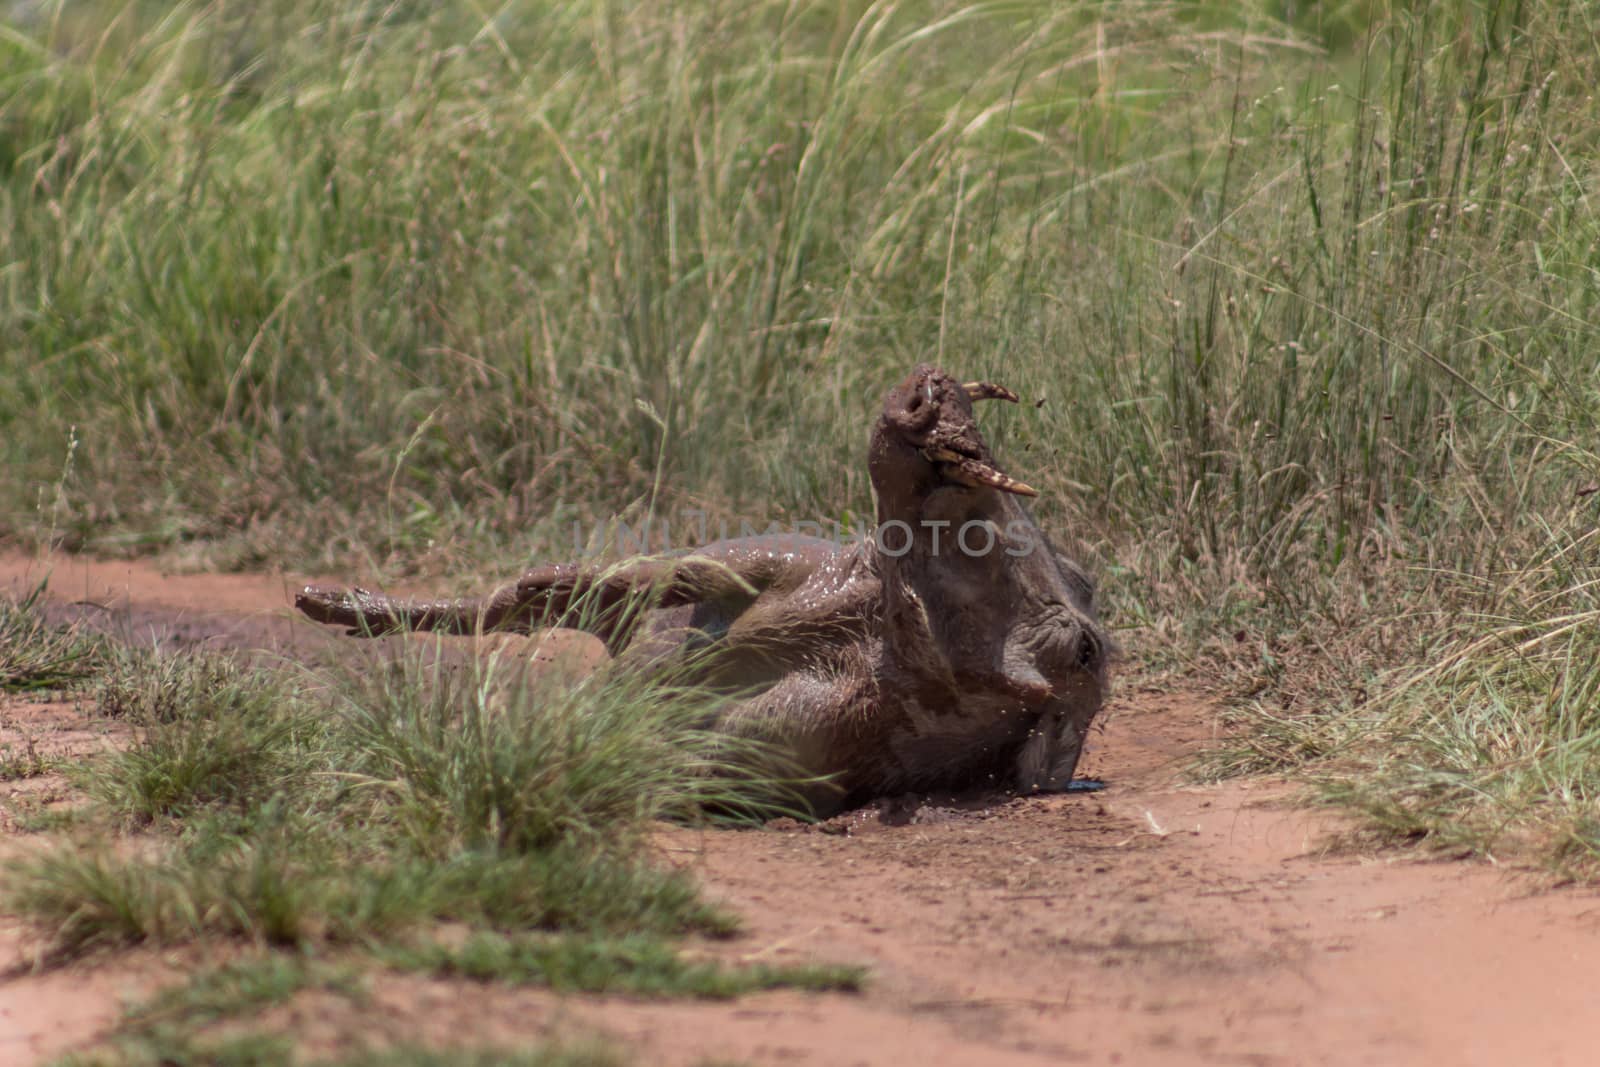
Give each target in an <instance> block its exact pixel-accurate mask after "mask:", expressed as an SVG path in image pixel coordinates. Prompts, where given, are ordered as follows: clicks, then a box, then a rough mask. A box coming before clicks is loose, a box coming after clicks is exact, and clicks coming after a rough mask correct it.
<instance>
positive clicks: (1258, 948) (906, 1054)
mask: <svg viewBox="0 0 1600 1067" xmlns="http://www.w3.org/2000/svg"><path fill="white" fill-rule="evenodd" d="M41 574H42V571H41V570H40V566H39V564H38V563H37V562H36V561H31V560H26V559H21V558H13V559H4V558H0V591H5V590H14V589H18V588H21V587H22V585H23V584H25V583H27V582H29V581H32V582H35V583H36V582H37V580H38V578H39V577H40V576H41ZM296 584H297V582H296V581H293V580H290V579H288V578H283V577H266V576H209V575H185V576H168V575H164V574H161V573H160V572H159V571H158V570H155V569H153V568H151V567H150V566H148V565H144V564H127V563H91V562H86V561H81V560H75V559H74V560H59V561H57V562H56V563H55V565H54V569H53V573H52V575H51V585H50V590H51V593H52V595H53V596H54V597H55V598H56V602H57V606H56V607H54V608H53V609H52V610H53V611H55V612H57V613H59V614H60V615H61V616H62V617H72V616H76V617H80V618H83V619H84V620H85V621H86V622H88V623H90V624H93V625H97V626H101V627H104V628H108V629H111V630H112V631H113V632H118V633H121V634H122V635H123V636H127V637H130V638H134V639H144V640H150V639H152V638H154V639H158V640H163V641H168V642H177V643H186V642H192V641H197V640H215V641H218V642H221V643H225V644H228V645H232V646H240V645H244V646H246V647H259V646H267V647H271V648H273V649H275V650H277V651H279V652H283V653H287V654H289V655H307V654H312V653H313V652H320V651H325V650H326V649H327V648H329V647H330V645H332V644H335V642H334V641H333V635H332V634H330V633H329V632H328V631H325V630H322V629H320V628H317V627H314V626H312V625H310V624H302V623H300V622H298V621H297V620H295V619H294V618H292V617H291V613H290V611H289V609H288V604H289V601H290V598H291V596H292V592H293V589H294V588H295V586H296ZM70 601H79V602H81V603H79V604H78V605H77V606H72V605H70V604H69V602H70ZM578 645H579V647H581V641H580V642H578ZM1215 718H1216V716H1215V708H1214V707H1213V706H1212V705H1210V704H1209V703H1208V702H1207V701H1206V700H1205V699H1204V698H1202V697H1200V696H1197V695H1194V694H1186V693H1181V692H1176V693H1175V692H1149V691H1127V690H1123V691H1121V692H1119V693H1118V694H1117V696H1116V698H1115V699H1114V700H1113V702H1112V704H1111V705H1110V706H1109V708H1108V710H1107V714H1106V715H1105V717H1104V726H1103V728H1102V729H1100V730H1098V731H1097V732H1096V734H1095V736H1094V738H1093V741H1092V746H1093V747H1092V750H1091V752H1090V753H1089V755H1088V757H1087V758H1086V761H1085V765H1084V767H1083V773H1085V774H1087V775H1091V776H1094V777H1098V778H1101V779H1104V780H1105V782H1106V783H1107V788H1106V789H1105V790H1104V791H1102V792H1098V793H1077V794H1069V795H1065V796H1054V797H1027V798H1011V799H1004V798H1001V799H995V800H993V801H991V802H988V803H985V804H975V803H966V804H960V805H957V804H949V805H944V806H941V804H940V803H938V802H935V801H932V800H927V801H922V802H918V801H905V802H898V803H893V804H885V805H880V806H879V807H878V808H875V809H871V810H866V811H862V812H858V813H855V814H853V815H850V816H845V817H841V818H840V819H836V820H833V821H831V822H830V823H828V824H826V825H824V826H822V827H803V826H800V825H798V824H793V823H784V824H774V825H772V826H769V827H767V828H766V829H763V830H749V831H707V832H699V831H691V830H684V829H663V830H662V832H661V833H660V835H659V839H658V840H659V847H660V850H661V854H662V858H663V860H664V861H665V862H670V863H676V864H680V865H684V866H687V867H689V868H691V869H692V870H694V871H695V872H696V873H697V875H698V876H699V877H700V879H701V880H702V882H703V883H704V884H705V885H706V886H707V887H708V889H709V891H710V892H711V893H712V894H714V895H716V896H718V897H720V898H722V899H724V900H726V901H728V902H729V903H730V904H731V905H732V906H733V907H734V908H735V909H736V910H737V911H738V912H739V913H740V914H741V915H742V916H743V917H744V918H745V920H746V922H747V924H748V933H747V934H746V935H745V936H743V937H741V938H739V939H738V940H736V941H735V942H733V943H731V944H729V945H720V946H711V945H707V946H691V951H707V952H714V953H716V954H718V955H722V956H732V957H734V958H737V959H744V960H784V961H798V960H806V959H816V960H827V961H848V962H860V963H863V964H866V965H867V966H868V967H869V968H870V971H871V975H872V978H871V983H870V986H869V988H868V990H867V991H866V992H865V993H864V994H861V995H824V996H817V995H804V994H797V993H776V994H763V995H759V996H752V997H746V998H744V999H741V1000H739V1001H738V1002H736V1003H732V1004H720V1003H682V1002H647V1001H640V1000H634V999H628V998H617V997H604V998H602V997H556V996H553V995H551V994H548V993H544V992H541V991H537V990H516V989H503V988H494V987H484V986H479V985H474V984H471V983H463V982H441V981H433V980H428V979H421V978H411V977H379V978H377V979H375V981H374V992H373V996H372V998H371V1000H370V1001H369V1002H368V1003H367V1004H366V1005H365V1006H363V1007H361V1008H360V1009H357V1008H354V1007H352V1006H351V1005H349V1004H348V1003H347V1002H344V1001H336V1000H335V999H334V998H327V997H323V998H318V997H305V998H300V999H299V1000H297V1001H295V1002H294V1003H293V1004H291V1005H290V1006H288V1007H286V1008H283V1009H281V1010H280V1011H279V1012H278V1013H277V1014H278V1015H279V1016H280V1017H279V1018H276V1019H274V1020H273V1021H274V1022H276V1023H279V1024H281V1025H285V1026H288V1027H291V1028H292V1029H293V1032H295V1033H297V1034H300V1035H302V1036H303V1038H304V1040H305V1041H306V1042H307V1047H308V1048H309V1049H311V1050H313V1051H315V1050H317V1049H325V1050H329V1051H333V1050H337V1049H339V1048H340V1047H342V1046H343V1045H344V1044H346V1043H348V1041H349V1040H350V1038H351V1035H360V1034H361V1033H385V1034H390V1035H396V1034H407V1035H412V1036H415V1037H417V1038H419V1039H423V1040H438V1041H445V1040H455V1041H459V1040H461V1039H462V1035H463V1034H469V1035H471V1039H472V1040H473V1041H474V1042H477V1043H484V1044H516V1043H519V1042H523V1041H528V1040H532V1039H535V1038H539V1037H545V1036H549V1035H551V1034H571V1033H580V1034H581V1033H592V1032H596V1031H598V1032H600V1033H603V1034H609V1035H612V1036H614V1037H615V1038H618V1039H620V1040H622V1041H624V1042H626V1043H628V1044H630V1045H632V1046H634V1047H636V1048H637V1049H638V1050H639V1056H638V1060H639V1062H641V1063H668V1064H693V1063H699V1062H704V1061H706V1060H707V1059H734V1060H743V1061H747V1062H752V1063H757V1064H785V1065H788V1064H795V1065H811V1064H816V1065H824V1064H826V1065H851V1064H869V1065H875V1064H885V1065H888V1064H896V1065H898V1064H904V1063H916V1064H918V1065H919V1067H941V1065H952V1067H953V1065H965V1064H1018V1065H1023V1064H1040V1065H1043V1064H1055V1065H1058V1064H1061V1063H1063V1062H1065V1063H1084V1064H1101V1063H1104V1064H1131V1065H1140V1064H1191V1063H1193V1064H1211V1063H1217V1064H1263V1065H1265V1064H1385V1065H1388V1064H1396V1065H1405V1064H1451V1065H1479V1064H1481V1065H1486V1067H1487V1065H1493V1067H1504V1065H1506V1064H1508V1063H1518V1064H1524V1063H1525V1064H1544V1065H1561V1064H1571V1065H1586V1064H1591V1063H1595V1062H1600V1059H1597V1056H1600V1053H1596V1051H1595V1049H1596V1047H1597V1045H1600V988H1597V983H1596V982H1595V980H1594V976H1595V974H1596V973H1600V895H1596V894H1595V893H1592V892H1589V891H1580V890H1571V889H1568V890H1561V891H1535V887H1534V884H1533V883H1532V881H1531V880H1530V879H1527V878H1525V877H1522V876H1519V875H1518V874H1517V873H1516V872H1512V871H1507V870H1504V869H1497V868H1494V867H1492V866H1489V865H1484V864H1467V863H1453V862H1422V861H1418V860H1415V859H1412V858H1409V857H1406V856H1398V855H1356V854H1350V853H1330V852H1328V851H1327V850H1326V848H1325V847H1324V846H1325V842H1326V841H1327V840H1328V837H1329V835H1330V833H1332V832H1333V831H1334V830H1336V829H1337V825H1336V824H1335V823H1334V822H1333V821H1332V820H1331V818H1330V817H1329V816H1326V815H1321V814H1315V813H1308V812H1306V811H1304V810H1301V809H1298V808H1296V807H1294V806H1293V805H1292V804H1290V803H1289V800H1288V798H1289V796H1290V791H1289V789H1288V787H1287V786H1285V785H1284V784H1283V783H1279V782H1274V781H1268V780H1262V779H1254V780H1248V781H1237V782H1231V783H1226V784H1223V785H1216V786H1195V785H1191V784H1186V783H1185V779H1184V776H1183V773H1182V768H1183V766H1184V763H1185V761H1186V759H1187V758H1188V757H1189V756H1190V755H1191V754H1192V753H1194V752H1195V751H1197V750H1198V749H1199V748H1200V747H1202V746H1204V745H1205V744H1207V743H1209V741H1210V740H1211V737H1212V730H1213V728H1214V727H1213V724H1214V722H1215ZM27 739H31V740H32V741H33V743H34V744H35V745H37V746H39V748H40V749H41V750H45V751H67V752H82V751H85V750H88V749H92V748H93V747H95V746H97V745H105V744H115V743H116V741H117V739H116V737H115V736H110V735H106V734H104V733H102V732H101V731H100V729H99V728H98V727H96V725H95V724H94V723H93V722H92V721H91V720H88V719H87V718H85V717H84V716H83V715H82V714H80V713H79V712H77V711H76V710H75V709H74V708H72V707H71V705H43V706H41V705H36V704H29V703H27V702H25V701H22V700H19V699H14V698H13V699H11V700H9V701H8V702H6V703H4V704H3V705H0V743H5V742H8V741H9V742H11V743H13V744H17V743H21V742H22V741H24V740H27ZM29 788H32V789H36V790H38V789H43V790H49V789H51V788H53V787H52V785H51V783H50V782H49V780H48V779H43V780H33V783H32V784H30V785H29ZM0 810H3V809H0ZM0 831H3V832H5V833H6V834H8V835H10V836H12V837H13V838H14V839H15V838H16V837H17V836H18V835H17V833H16V830H15V827H14V826H13V825H11V824H8V823H6V822H5V821H4V819H0ZM16 847H24V846H23V845H22V843H21V842H20V841H17V840H13V841H12V842H11V843H6V842H0V855H3V854H4V852H5V851H8V850H10V849H13V848H16ZM26 944H27V939H26V936H25V932H24V931H23V930H21V929H20V928H19V927H18V926H17V924H16V923H15V922H12V921H8V920H6V919H4V918H3V917H0V953H4V954H5V955H6V956H7V957H8V958H7V959H5V960H3V961H0V964H10V965H11V970H9V971H8V972H6V973H5V974H4V976H0V1063H7V1064H27V1063H32V1062H37V1061H38V1060H40V1059H42V1058H45V1057H47V1056H50V1055H53V1054H56V1053H58V1052H60V1051H62V1050H64V1049H68V1048H72V1047H75V1046H78V1045H81V1044H83V1043H84V1042H86V1041H89V1040H92V1039H93V1037H94V1035H95V1034H97V1033H99V1032H101V1031H103V1030H104V1028H105V1027H107V1026H108V1025H110V1023H111V1022H112V1021H113V1020H114V1018H115V1016H116V1013H117V1009H118V1005H119V1003H120V1001H121V999H122V998H125V997H129V996H138V995H142V994H144V993H146V992H148V989H149V987H150V985H151V984H152V983H153V982H155V981H157V980H159V979H160V978H162V977H164V976H169V975H171V974H172V973H174V972H175V971H181V970H182V967H183V961H182V960H181V959H179V958H178V957H167V958H164V959H163V958H157V957H155V956H153V955H152V954H148V953H146V954H130V955H129V956H127V957H119V958H115V959H110V960H101V961H98V962H97V963H96V964H95V965H93V966H91V967H81V966H80V967H75V968H70V969H67V970H63V971H57V972H49V973H43V974H40V973H34V972H32V971H30V970H29V969H28V968H27V967H26V964H27V962H28V961H27V957H26V949H25V946H26Z"/></svg>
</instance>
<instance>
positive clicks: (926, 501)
mask: <svg viewBox="0 0 1600 1067" xmlns="http://www.w3.org/2000/svg"><path fill="white" fill-rule="evenodd" d="M974 399H1005V400H1011V401H1015V399H1016V397H1015V396H1014V395H1013V394H1011V393H1010V392H1009V391H1008V390H1006V389H1004V388H1002V387H1000V386H996V385H992V384H990V383H985V382H974V383H969V384H965V385H963V384H962V383H961V382H959V381H958V380H956V379H954V378H952V377H950V376H949V375H947V374H945V373H944V372H943V371H940V370H937V369H935V368H933V367H930V366H928V365H926V364H924V365H921V366H919V367H917V368H916V369H915V370H914V371H912V372H911V374H910V376H909V377H907V378H906V380H905V381H903V382H902V383H900V385H898V386H897V387H896V388H894V389H893V390H891V391H890V393H889V395H888V396H887V397H886V398H885V400H884V404H883V410H882V414H881V415H880V416H879V417H878V420H877V422H876V423H875V425H874V426H873V430H872V436H871V441H870V444H869V447H868V456H867V461H868V467H869V470H870V473H871V476H872V485H873V489H874V491H875V493H876V496H877V521H878V525H877V534H876V536H875V537H874V538H873V539H871V540H867V541H861V542H855V543H850V544H846V545H843V546H837V545H835V544H834V543H833V542H830V541H825V540H820V539H816V538H806V537H797V536H789V535H767V536H761V537H748V538H740V539H736V540H729V541H721V542H717V543H714V544H711V545H707V546H705V547H703V548H699V549H695V550H693V551H691V552H686V553H681V554H678V555H675V556H669V557H662V558H651V559H645V560H633V561H628V562H625V563H622V564H617V565H613V566H610V567H604V566H597V565H579V564H561V565H554V566H545V567H539V568H536V569H534V570H532V571H529V572H528V573H527V574H525V575H523V576H522V578H520V579H519V580H517V581H516V582H514V583H512V584H509V585H506V586H503V587H501V588H500V589H497V590H495V591H493V592H492V593H490V594H488V595H486V596H481V597H467V598H460V599H447V600H437V601H415V600H401V599H394V598H389V597H385V596H382V595H381V594H375V593H369V592H366V591H365V590H361V589H353V590H344V589H328V588H319V587H316V586H308V587H307V588H306V589H305V590H303V591H302V592H301V593H300V594H299V596H298V597H296V601H295V603H296V606H297V607H299V609H300V610H301V611H303V612H305V613H306V614H307V615H309V616H310V617H312V618H313V619H317V620H318V621H321V622H326V623H332V624H337V625H342V626H346V627H349V628H350V632H351V633H353V634H377V633H385V632H393V631H395V630H400V629H434V630H445V631H449V632H455V633H476V632H485V631H490V630H528V629H531V628H533V627H534V626H538V625H550V624H557V623H559V624H561V625H575V626H579V627H581V628H583V629H587V630H589V631H590V632H593V633H596V634H598V635H600V636H601V637H602V638H603V639H604V640H605V641H606V643H607V646H608V647H609V648H610V649H611V650H612V652H613V653H614V654H616V655H619V656H620V657H621V658H622V659H623V660H625V661H627V662H631V663H633V664H634V665H635V666H637V667H638V668H640V669H644V670H668V669H674V670H682V669H683V667H684V665H685V664H686V663H692V664H694V665H695V666H696V669H697V671H698V677H699V679H700V680H701V681H704V682H706V683H707V684H710V685H713V686H718V687H721V688H725V689H728V690H730V691H734V692H737V693H739V694H741V695H742V697H743V698H742V699H741V700H739V701H737V702H736V703H734V704H733V705H732V708H731V710H730V711H729V712H727V713H726V714H725V715H724V716H723V717H722V718H721V719H720V720H719V723H718V726H719V728H720V729H723V730H726V731H727V732H729V733H736V734H755V735H759V736H764V737H776V738H779V739H781V741H782V742H783V744H784V745H785V746H787V747H788V748H789V749H790V750H791V751H792V752H793V754H794V756H795V759H796V761H797V762H798V764H799V765H800V766H801V767H802V768H803V769H804V770H805V771H806V772H807V773H809V774H814V775H818V776H826V777H827V780H828V782H827V784H826V785H823V786H818V787H816V788H815V789H813V790H811V791H810V794H809V795H808V797H807V799H808V801H809V803H810V804H811V806H812V808H813V810H814V811H815V812H816V813H817V814H818V815H827V814H830V813H832V812H834V811H837V810H840V809H841V808H843V807H847V806H851V805H855V804H860V803H864V802H866V801H868V800H871V799H873V798H874V797H879V796H885V795H890V794H894V793H899V792H904V791H906V790H928V789H960V788H965V787H968V786H975V785H997V784H1004V785H1010V786H1012V787H1014V788H1017V789H1020V790H1024V791H1034V790H1060V789H1065V788H1066V787H1067V785H1068V783H1069V782H1070V781H1071V779H1072V773H1073V769H1074V768H1075V767H1076V765H1077V762H1078V757H1079V754H1080V752H1081V750H1082V746H1083V740H1084V736H1085V734H1086V732H1087V730H1088V727H1089V724H1090V722H1091V721H1092V719H1093V718H1094V715H1095V713H1096V712H1097V711H1098V710H1099V708H1100V705H1101V701H1102V698H1103V693H1104V689H1105V682H1106V659H1107V653H1108V648H1109V644H1108V641H1107V638H1106V635H1105V634H1104V632H1103V631H1102V630H1101V629H1100V626H1099V624H1098V622H1097V619H1096V616H1095V609H1094V585H1093V582H1092V581H1091V579H1090V578H1089V576H1088V575H1087V574H1086V573H1085V572H1084V570H1083V569H1082V568H1081V567H1079V566H1078V565H1077V564H1075V563H1073V562H1072V561H1071V560H1069V559H1068V558H1067V557H1066V556H1065V555H1063V554H1062V553H1061V552H1060V551H1059V550H1058V549H1057V548H1056V546H1055V545H1054V544H1052V543H1051V541H1050V540H1049V539H1048V538H1047V537H1046V536H1045V535H1044V534H1043V532H1042V531H1040V530H1039V528H1038V527H1037V526H1036V525H1035V524H1034V522H1033V520H1032V518H1031V517H1030V516H1029V514H1028V512H1027V510H1026V509H1025V508H1024V507H1023V505H1022V500H1023V499H1024V498H1025V497H1028V496H1032V495H1035V494H1034V490H1033V489H1032V488H1031V487H1029V486H1028V485H1026V484H1024V483H1022V482H1020V481H1017V480H1016V479H1014V478H1011V477H1010V476H1009V475H1007V474H1006V473H1004V472H1003V471H1002V470H1001V468H1000V467H999V465H998V463H997V462H996V461H995V459H994V457H993V455H992V454H991V453H990V451H989V448H988V445H987V444H986V443H985V442H984V440H983V437H982V435H981V434H980V433H979V430H978V424H977V420H976V418H975V416H974V413H973V401H974Z"/></svg>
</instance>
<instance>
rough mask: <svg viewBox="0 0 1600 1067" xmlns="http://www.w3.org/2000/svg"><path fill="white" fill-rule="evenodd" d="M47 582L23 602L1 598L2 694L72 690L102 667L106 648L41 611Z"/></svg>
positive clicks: (42, 583)
mask: <svg viewBox="0 0 1600 1067" xmlns="http://www.w3.org/2000/svg"><path fill="white" fill-rule="evenodd" d="M47 588H48V583H47V582H43V581H41V582H40V583H39V584H37V585H36V586H34V587H33V589H32V590H30V591H29V593H28V595H27V596H25V597H23V598H21V599H20V600H18V599H16V598H13V597H10V596H5V595H0V691H11V692H37V691H40V690H47V689H59V688H62V687H64V686H69V685H74V684H77V683H79V682H81V681H83V680H84V679H85V678H88V677H90V676H91V675H92V674H94V673H95V671H96V670H97V669H98V668H99V666H100V663H101V657H102V656H103V655H104V654H105V648H106V646H105V643H104V642H102V641H100V640H98V639H95V638H92V637H88V636H86V635H84V634H83V633H81V632H80V631H79V630H77V629H76V628H74V627H70V626H65V627H63V626H52V625H50V624H49V623H47V622H46V621H45V619H44V616H43V615H42V614H41V612H40V608H41V606H42V604H43V598H44V595H45V592H46V589H47Z"/></svg>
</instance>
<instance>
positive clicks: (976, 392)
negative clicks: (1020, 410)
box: [961, 382, 1018, 404]
mask: <svg viewBox="0 0 1600 1067" xmlns="http://www.w3.org/2000/svg"><path fill="white" fill-rule="evenodd" d="M961 388H963V389H965V390H966V392H967V396H968V397H969V398H971V399H973V400H1009V401H1011V402H1012V403H1013V404H1015V403H1017V402H1018V401H1017V394H1016V393H1013V392H1012V391H1011V390H1009V389H1007V388H1006V387H1005V386H1003V385H996V384H994V383H993V382H967V383H966V384H965V385H963V386H962V387H961Z"/></svg>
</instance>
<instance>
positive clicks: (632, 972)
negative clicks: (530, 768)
mask: <svg viewBox="0 0 1600 1067" xmlns="http://www.w3.org/2000/svg"><path fill="white" fill-rule="evenodd" d="M385 958H386V959H387V960H388V961H389V962H390V963H391V964H392V965H395V966H400V967H404V968H407V969H410V970H420V971H425V972H427V973H429V974H434V975H438V976H440V977H462V978H471V979H474V980H476V981H483V982H503V983H507V984H511V985H527V984H533V985H547V986H549V987H551V988H552V989H556V990H560V991H567V992H579V991H581V992H591V993H633V994H638V995H643V996H695V997H705V998H709V999H717V1000H726V999H729V998H732V997H736V996H739V995H740V994H743V993H751V992H756V991H759V990H764V989H777V988H785V989H808V990H813V991H816V992H856V991H858V990H860V989H861V987H862V985H863V983H864V981H865V972H864V970H863V969H862V968H860V967H851V966H843V965H837V964H801V965H789V964H785V965H757V966H746V967H730V966H726V965H724V964H720V963H716V962H713V961H689V960H685V959H684V958H683V956H682V955H680V954H679V953H678V952H676V951H675V950H673V949H672V948H671V947H670V946H668V945H666V944H663V943H662V942H661V941H660V940H658V939H654V938H640V937H623V938H607V939H596V938H578V937H572V936H570V935H558V936H548V935H546V936H526V935H523V936H516V937H507V936H504V935H500V934H494V933H480V934H476V935H474V936H472V937H471V938H469V939H468V940H467V941H465V942H464V943H462V944H460V945H455V946H444V945H438V944H428V945H423V946H421V947H415V946H413V947H405V948H400V949H397V950H395V951H392V952H390V953H388V954H387V955H386V957H385Z"/></svg>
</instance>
